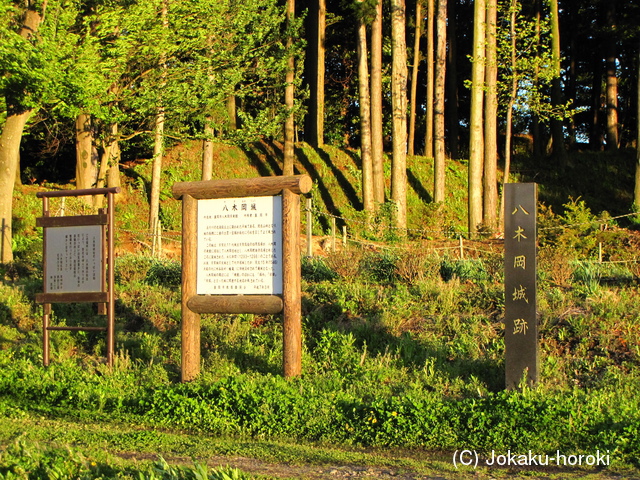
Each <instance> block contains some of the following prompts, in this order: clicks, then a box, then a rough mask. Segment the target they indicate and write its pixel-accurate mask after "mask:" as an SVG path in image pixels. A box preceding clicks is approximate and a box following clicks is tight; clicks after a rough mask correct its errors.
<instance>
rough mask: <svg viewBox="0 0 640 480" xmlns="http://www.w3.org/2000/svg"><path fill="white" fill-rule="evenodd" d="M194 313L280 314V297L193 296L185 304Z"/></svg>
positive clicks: (281, 306) (281, 305)
mask: <svg viewBox="0 0 640 480" xmlns="http://www.w3.org/2000/svg"><path fill="white" fill-rule="evenodd" d="M187 305H188V306H189V309H190V310H191V311H193V312H196V313H256V314H269V313H280V312H282V308H283V302H282V297H280V296H278V295H195V296H193V297H191V298H190V299H189V301H188V302H187Z"/></svg>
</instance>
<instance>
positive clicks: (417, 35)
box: [408, 0, 422, 155]
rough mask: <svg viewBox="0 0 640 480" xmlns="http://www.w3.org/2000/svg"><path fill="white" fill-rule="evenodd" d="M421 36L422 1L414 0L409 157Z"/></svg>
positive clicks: (412, 135) (412, 133) (414, 132)
mask: <svg viewBox="0 0 640 480" xmlns="http://www.w3.org/2000/svg"><path fill="white" fill-rule="evenodd" d="M421 36H422V0H416V28H415V32H414V38H413V68H412V69H411V102H410V106H409V108H410V113H409V144H408V153H409V155H413V154H414V144H415V135H416V97H417V93H418V67H419V66H420V37H421Z"/></svg>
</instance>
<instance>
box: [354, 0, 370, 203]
mask: <svg viewBox="0 0 640 480" xmlns="http://www.w3.org/2000/svg"><path fill="white" fill-rule="evenodd" d="M359 1H361V0H359ZM367 54H368V48H367V24H366V22H365V18H364V16H363V15H360V18H358V100H359V102H358V103H359V104H360V157H361V160H362V199H363V204H364V210H365V211H366V212H371V211H373V204H374V202H373V177H372V169H373V164H372V159H371V103H370V102H371V96H370V93H369V65H368V60H367V57H368V55H367Z"/></svg>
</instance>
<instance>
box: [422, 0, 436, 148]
mask: <svg viewBox="0 0 640 480" xmlns="http://www.w3.org/2000/svg"><path fill="white" fill-rule="evenodd" d="M435 1H436V0H427V52H426V58H427V91H426V95H425V102H424V103H425V105H424V108H425V118H424V121H425V133H424V156H425V157H427V158H433V142H434V140H433V129H434V123H433V122H434V112H433V110H434V103H433V102H434V89H435V87H434V81H435V80H434V79H435V72H434V58H435V48H436V47H435Z"/></svg>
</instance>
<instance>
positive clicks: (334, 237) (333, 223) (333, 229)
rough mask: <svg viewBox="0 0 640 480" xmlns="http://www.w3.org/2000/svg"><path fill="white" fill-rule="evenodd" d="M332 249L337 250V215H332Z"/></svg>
mask: <svg viewBox="0 0 640 480" xmlns="http://www.w3.org/2000/svg"><path fill="white" fill-rule="evenodd" d="M331 251H332V252H333V253H335V251H336V217H331Z"/></svg>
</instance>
